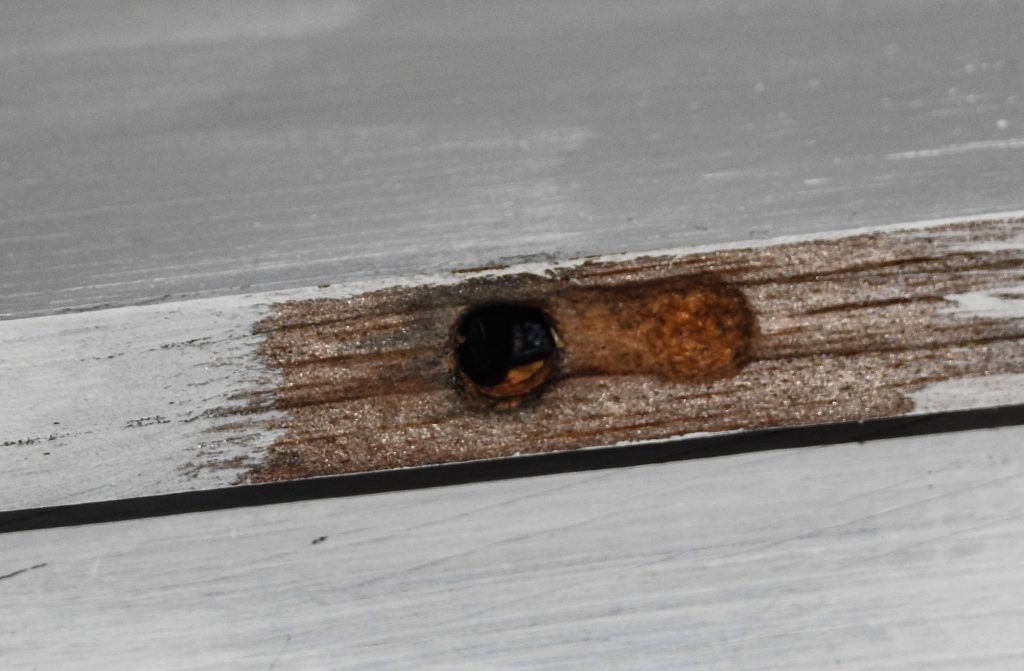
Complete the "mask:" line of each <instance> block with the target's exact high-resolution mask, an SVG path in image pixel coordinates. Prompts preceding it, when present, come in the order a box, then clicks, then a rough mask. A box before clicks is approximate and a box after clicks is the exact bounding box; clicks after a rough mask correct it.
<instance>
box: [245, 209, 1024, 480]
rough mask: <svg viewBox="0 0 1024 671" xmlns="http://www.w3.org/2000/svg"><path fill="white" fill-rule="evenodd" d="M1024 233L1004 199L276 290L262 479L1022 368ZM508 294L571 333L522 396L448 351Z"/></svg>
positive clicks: (685, 424)
mask: <svg viewBox="0 0 1024 671" xmlns="http://www.w3.org/2000/svg"><path fill="white" fill-rule="evenodd" d="M1022 237H1024V219H1021V218H1005V219H996V220H988V221H975V222H969V223H959V224H948V225H944V226H934V227H929V228H924V229H917V230H902V231H887V232H874V233H865V234H861V235H854V236H849V237H845V238H839V239H833V240H812V241H802V242H792V243H788V244H779V245H773V246H767V247H759V248H748V249H726V250H717V251H706V252H699V253H694V254H689V255H664V256H658V255H655V256H649V257H646V256H644V257H637V258H623V259H612V260H608V259H605V260H601V259H591V260H584V261H582V262H578V263H572V264H563V265H554V266H551V267H547V268H541V269H534V271H535V272H530V273H525V272H517V271H515V270H514V269H506V270H505V271H504V274H502V275H500V276H491V277H477V278H472V279H467V280H464V281H461V282H458V283H455V284H448V285H444V286H436V285H434V286H431V285H423V286H399V287H394V288H389V289H385V290H381V291H376V292H371V293H366V294H360V295H357V296H354V297H351V298H344V299H305V300H298V301H288V302H284V303H280V304H277V305H274V306H273V307H272V310H273V314H272V315H271V316H270V317H268V318H266V319H264V320H262V321H260V322H259V323H258V324H257V325H256V326H255V329H256V332H257V333H261V334H264V335H265V340H264V342H263V344H262V345H261V346H260V350H259V351H260V356H262V357H263V359H264V360H265V362H266V365H267V366H268V367H269V368H271V369H274V370H277V371H279V372H280V375H281V382H280V384H279V386H278V387H277V388H276V389H274V390H272V391H270V392H268V393H266V394H258V395H256V397H255V400H254V402H253V404H252V405H251V406H250V407H249V408H248V409H247V412H261V411H263V410H265V409H271V408H272V409H275V410H281V411H283V412H284V415H283V417H282V418H280V419H276V420H274V421H272V422H271V426H272V427H273V428H275V429H280V430H282V431H283V432H284V433H283V435H282V436H281V437H279V438H278V439H277V440H276V441H275V443H274V444H273V445H272V446H271V447H270V449H269V451H268V453H267V456H266V458H265V460H263V461H262V462H260V463H259V464H257V465H256V466H255V467H253V468H252V469H251V470H250V471H249V472H248V474H247V475H245V476H244V477H245V479H246V480H249V481H253V482H265V481H272V480H281V479H291V478H299V477H306V476H314V475H325V474H331V473H347V472H357V471H365V470H375V469H387V468H396V467H403V466H415V465H422V464H431V463H443V462H449V461H459V460H466V459H484V458H494V457H502V456H510V455H513V454H519V453H526V452H544V451H552V450H566V449H575V448H580V447H592V446H597V445H609V444H614V443H618V442H624V441H643V440H652V439H659V438H666V437H669V436H679V435H683V434H689V433H694V432H708V431H730V430H737V429H756V428H767V427H775V426H781V425H806V424H816V423H825V422H835V421H847V420H862V419H869V418H876V417H887V416H896V415H902V414H906V413H910V412H913V411H914V410H915V402H914V400H913V395H914V394H915V392H920V391H921V390H923V389H924V388H925V387H927V386H928V385H932V384H936V383H941V382H945V381H949V380H955V379H959V378H971V377H978V376H990V375H1008V374H1017V375H1019V374H1022V373H1024V320H1022V319H1021V317H1022V316H1024V311H1022V309H1021V306H1022V305H1024V293H1022V290H1021V289H1022V286H1024V250H1022V247H1021V245H1020V243H1021V239H1022ZM537 270H539V271H540V272H536V271H537ZM496 301H506V302H511V303H516V304H522V305H530V306H534V307H536V308H538V309H541V310H543V311H544V312H546V313H547V314H548V315H550V318H551V320H552V323H553V329H554V331H555V333H556V337H557V340H558V341H559V342H560V345H559V351H558V353H557V355H558V358H559V360H558V363H557V367H556V368H555V369H554V370H553V372H552V373H551V375H550V377H549V378H548V379H546V380H545V381H544V384H543V385H539V386H538V387H537V389H536V390H535V391H533V392H532V393H531V394H529V395H526V396H523V397H521V398H516V399H515V401H514V402H508V401H503V402H495V400H494V399H493V398H491V397H489V396H486V395H483V396H481V395H480V394H478V393H476V391H477V390H474V389H473V388H472V387H471V386H470V385H467V384H466V383H465V380H464V379H461V378H460V375H459V370H458V365H457V361H456V360H455V359H454V357H453V355H452V351H453V349H454V348H455V347H456V346H457V337H456V335H455V334H454V330H455V325H456V324H457V323H458V322H459V320H460V317H461V316H462V315H464V314H465V312H466V310H467V309H470V308H472V307H473V306H475V305H488V304H493V303H495V302H496ZM654 306H657V307H654ZM690 346H692V348H693V350H694V351H695V352H697V355H696V356H691V357H689V358H687V356H685V354H686V352H683V354H679V352H677V351H673V352H672V354H671V356H667V355H665V354H664V353H663V352H661V351H660V350H662V349H666V348H668V349H673V350H686V348H687V347H690ZM677 355H679V356H678V357H677ZM673 357H676V358H678V359H680V361H681V363H679V362H678V361H676V359H674V358H673ZM680 357H681V358H680ZM674 361H676V363H673V362H674ZM1019 391H1020V389H1019V388H1018V392H1019ZM1018 400H1020V399H1018ZM232 412H237V411H232Z"/></svg>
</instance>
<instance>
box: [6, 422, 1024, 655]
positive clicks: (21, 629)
mask: <svg viewBox="0 0 1024 671" xmlns="http://www.w3.org/2000/svg"><path fill="white" fill-rule="evenodd" d="M1022 437H1024V433H1022V431H1021V429H1020V427H1011V428H1004V429H999V430H981V431H972V432H965V433H947V434H942V435H933V436H919V437H916V438H915V437H911V438H902V439H898V440H887V441H874V442H868V443H864V444H858V443H850V444H844V445H833V446H828V447H820V448H817V449H797V450H781V451H775V452H768V453H760V454H745V455H735V456H731V457H723V458H718V459H707V460H697V461H688V462H676V463H669V464H658V465H651V466H644V467H637V468H626V469H612V470H607V471H600V472H590V473H568V474H562V475H553V476H548V477H538V478H526V479H520V480H511V481H504V482H487V483H478V484H473V485H464V486H458V487H451V488H442V489H432V490H419V491H408V492H393V493H389V494H379V495H374V496H365V497H353V498H346V499H325V500H319V501H309V502H303V503H294V504H287V505H277V506H269V507H261V508H246V509H236V510H223V511H218V512H211V513H202V514H192V515H180V516H172V517H165V518H157V519H147V520H138V521H134V522H121V523H115V524H100V525H91V526H86V527H78V528H64V529H48V530H38V531H31V532H24V533H15V534H7V535H0V576H4V575H10V574H15V573H17V572H19V571H22V570H23V569H28V570H25V571H24V572H21V573H17V574H16V575H10V577H7V578H4V579H0V601H2V602H3V604H4V608H3V609H0V665H2V666H3V667H4V668H5V669H10V670H11V671H22V670H30V669H32V668H34V667H35V666H37V665H38V668H39V669H65V668H66V669H71V668H96V669H103V668H125V667H127V668H143V667H144V668H147V669H181V668H190V669H218V670H222V669H246V670H248V669H253V668H256V669H270V668H273V669H275V670H276V671H283V670H288V669H306V670H309V669H366V668H374V669H409V668H428V669H451V668H460V669H466V668H469V669H580V668H586V669H623V668H643V669H652V670H653V669H665V670H666V671H675V670H677V669H680V668H703V669H722V670H723V671H724V670H728V671H745V670H748V669H749V670H750V671H763V670H764V669H788V670H790V671H820V669H823V668H839V669H848V670H850V671H854V670H860V669H893V668H900V669H913V670H916V671H924V670H929V671H939V670H949V671H952V670H954V669H972V670H983V671H996V670H1001V671H1003V670H1004V671H1017V670H1018V669H1020V668H1021V666H1024V645H1022V642H1024V612H1022V602H1021V598H1020V596H1021V594H1024V572H1022V571H1021V568H1020V557H1021V556H1022V554H1024V522H1022V517H1021V515H1020V510H1021V506H1022V505H1024V454H1022V452H1021V450H1020V446H1021V440H1022ZM34 566H38V567H39V568H35V569H33V568H31V567H34Z"/></svg>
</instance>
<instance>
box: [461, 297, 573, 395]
mask: <svg viewBox="0 0 1024 671" xmlns="http://www.w3.org/2000/svg"><path fill="white" fill-rule="evenodd" d="M555 340H556V339H555V332H554V329H553V328H552V327H551V320H550V319H548V316H547V315H546V314H544V311H543V310H541V309H539V308H536V307H532V306H528V305H515V304H510V303H493V304H489V305H484V306H480V307H477V308H473V309H471V310H469V311H468V312H467V313H466V314H464V315H463V316H462V318H461V319H460V320H459V322H458V324H456V327H455V366H456V369H457V372H458V374H459V377H460V378H461V379H462V380H463V382H464V383H465V384H466V386H467V387H469V388H470V389H472V390H474V391H476V392H478V393H480V394H483V395H484V396H488V397H491V398H495V399H517V398H522V397H524V396H528V395H530V394H532V393H533V392H535V391H538V390H539V389H540V388H541V387H542V386H543V385H544V383H545V382H546V381H547V380H548V379H549V378H550V377H551V374H552V373H553V372H554V371H555V367H556V365H557V358H558V348H557V345H556V342H555Z"/></svg>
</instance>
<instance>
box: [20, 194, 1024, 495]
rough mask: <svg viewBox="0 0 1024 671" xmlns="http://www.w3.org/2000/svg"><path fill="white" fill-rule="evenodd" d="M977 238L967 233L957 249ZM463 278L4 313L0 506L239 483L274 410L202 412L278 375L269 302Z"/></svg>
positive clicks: (1020, 243)
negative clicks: (268, 327)
mask: <svg viewBox="0 0 1024 671" xmlns="http://www.w3.org/2000/svg"><path fill="white" fill-rule="evenodd" d="M1021 214H1022V213H1019V212H1010V213H997V214H992V215H988V217H987V218H990V219H993V220H998V219H1003V218H1015V217H1019V216H1020V215H1021ZM962 221H963V220H962V219H957V218H949V219H942V220H933V221H926V222H917V223H904V224H896V225H890V226H884V227H878V228H875V229H862V230H859V231H857V232H864V230H876V231H888V232H895V231H912V234H913V235H918V231H920V235H921V236H930V237H934V236H936V235H941V234H942V231H943V230H944V227H946V226H948V225H949V224H954V223H960V222H962ZM1021 231H1024V228H1021ZM842 235H843V233H838V232H837V233H833V234H831V235H825V234H819V235H816V236H797V237H793V236H790V237H788V238H784V239H783V240H785V241H789V242H792V241H798V240H803V239H822V238H829V237H832V238H835V237H842ZM769 242H778V241H769ZM1004 244H1009V245H1016V247H1014V248H1015V249H1024V240H1022V239H1016V238H1008V240H1007V241H1006V242H1005V243H1004ZM738 246H741V245H740V244H738V243H734V244H732V245H717V246H708V247H704V248H700V249H699V250H696V251H711V250H713V249H716V248H725V247H738ZM977 248H978V246H977V245H973V244H968V245H967V246H966V247H964V251H975V250H977ZM958 249H959V248H958V247H957V248H954V250H953V251H956V250H958ZM693 251H695V250H678V249H676V250H665V251H664V252H663V253H665V254H666V255H681V254H684V253H687V252H693ZM629 256H630V255H625V256H619V257H615V258H619V259H621V258H629ZM582 262H583V261H580V260H577V261H566V262H562V263H560V264H551V263H533V264H523V265H519V266H513V267H509V268H506V269H503V270H500V271H495V272H496V273H497V274H515V273H520V272H536V273H543V272H545V271H547V270H549V269H551V268H552V267H553V266H562V267H564V266H568V265H573V264H577V265H578V264H579V263H582ZM463 277H464V276H463V275H458V276H456V275H452V274H450V273H449V274H445V275H421V276H419V277H414V278H406V279H404V280H402V279H396V280H393V281H383V282H379V283H378V282H369V283H352V284H348V285H333V286H329V287H321V288H312V289H300V290H291V291H279V292H268V293H261V294H249V295H244V296H236V297H220V298H212V299H202V300H194V301H184V302H177V303H165V304H159V305H150V306H134V307H126V308H115V309H109V310H101V311H94V312H83V313H75V314H67V315H54V316H47V317H34V318H25V319H16V320H7V321H0V380H3V381H4V383H3V384H0V408H3V416H2V418H0V510H15V509H20V508H33V507H41V506H51V505H60V504H75V503H83V502H88V501H102V500H109V499H117V498H129V497H136V496H146V495H152V494H165V493H174V492H183V491H192V490H198V489H211V488H216V487H224V486H230V485H232V484H235V483H236V481H237V479H238V477H239V474H240V473H242V469H243V467H245V466H248V465H250V464H252V463H254V462H257V461H259V460H260V459H261V458H262V456H263V452H264V450H265V448H266V447H267V446H269V445H270V444H271V443H272V442H273V440H274V438H275V437H276V436H277V433H276V432H274V431H272V430H268V429H267V426H266V421H267V420H268V419H272V418H273V413H263V414H260V415H258V416H257V417H256V418H255V419H250V418H247V417H246V416H242V417H228V418H224V417H222V416H210V414H209V413H210V411H213V410H220V409H224V408H232V407H239V406H244V405H245V403H247V402H248V398H249V396H248V395H249V394H252V393H254V392H258V391H264V392H266V391H268V390H270V389H272V388H273V385H274V383H275V382H276V374H275V373H274V372H273V371H270V370H268V369H265V368H264V367H263V365H262V363H261V362H260V359H259V357H258V356H257V352H256V349H257V346H258V344H259V342H260V338H259V337H258V336H254V335H252V327H253V325H254V324H255V323H256V322H257V321H259V320H260V319H261V318H262V317H264V316H266V315H267V314H268V313H269V309H270V305H271V304H273V303H275V302H280V301H285V300H290V299H297V298H308V297H314V296H319V297H342V296H349V295H353V294H356V293H359V292H361V291H366V290H369V289H372V288H376V287H380V286H393V285H396V284H403V285H410V286H411V285H422V284H446V283H447V284H450V283H453V282H456V281H460V280H461V279H462V278H463ZM1018 295H1020V296H1024V287H1022V286H1018V285H1007V286H1001V287H998V288H997V289H996V290H994V291H990V292H987V293H985V292H973V293H970V294H966V295H959V294H958V295H954V296H949V297H947V298H949V300H950V306H951V307H950V310H951V311H952V312H953V313H955V314H962V315H964V316H974V315H981V316H984V317H986V318H997V317H998V318H1012V319H1018V318H1021V316H1022V315H1021V305H1022V304H1024V300H1021V299H1020V298H1017V296H1018ZM439 356H440V354H439ZM978 390H980V391H978ZM915 398H916V399H917V401H918V407H917V409H916V412H919V413H923V412H942V411H951V410H963V409H969V408H980V407H994V406H999V405H1013V404H1019V403H1022V402H1024V376H1021V375H1004V376H999V377H998V378H995V379H989V378H981V379H979V380H977V381H976V382H971V381H966V382H965V381H964V380H957V381H955V382H954V383H941V384H939V385H937V386H936V387H935V388H934V389H924V390H922V391H920V392H918V393H917V394H916V395H915ZM600 444H602V441H600V440H599V439H595V445H600ZM234 459H237V461H232V460H234Z"/></svg>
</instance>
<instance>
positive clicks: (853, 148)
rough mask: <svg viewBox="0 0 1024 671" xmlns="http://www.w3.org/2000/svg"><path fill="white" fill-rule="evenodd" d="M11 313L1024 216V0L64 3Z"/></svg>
mask: <svg viewBox="0 0 1024 671" xmlns="http://www.w3.org/2000/svg"><path fill="white" fill-rule="evenodd" d="M4 10H5V11H4V20H3V21H2V22H0V91H3V96H2V98H0V118H2V120H3V121H2V124H0V319H10V318H13V317H23V316H29V315H38V314H53V313H55V312H60V311H62V310H79V309H82V308H97V307H111V306H120V305H137V304H140V303H144V302H151V301H177V300H183V299H186V298H192V297H197V296H211V295H231V294H238V293H246V292H253V291H269V290H277V289H282V288H294V287H303V286H314V285H316V284H321V283H325V282H329V283H346V284H347V283H350V282H353V281H362V280H366V279H374V278H376V279H384V278H391V277H398V276H407V275H412V274H417V273H433V272H444V271H447V270H450V269H452V268H457V267H466V266H481V265H487V264H489V263H492V262H496V261H500V260H502V259H505V260H506V262H507V261H509V260H511V262H513V263H514V262H516V261H517V260H522V258H523V257H531V256H532V257H536V256H540V257H550V256H557V257H559V258H566V257H570V256H575V255H589V254H613V253H618V252H621V251H623V250H629V251H651V250H659V249H670V248H686V247H693V246H697V245H705V244H711V243H731V242H735V241H754V240H765V239H768V238H773V237H775V236H778V235H780V234H809V233H817V232H828V231H839V230H844V229H851V228H859V227H864V226H876V225H879V224H882V223H885V222H893V221H913V220H923V219H930V218H935V217H947V216H955V215H969V214H983V213H986V212H997V211H1002V210H1008V209H1016V208H1020V207H1022V206H1024V201H1022V198H1021V187H1020V185H1021V184H1022V183H1024V160H1022V156H1024V141H1022V138H1024V91H1022V88H1021V85H1020V82H1021V78H1022V74H1021V63H1022V62H1024V40H1022V39H1021V37H1020V26H1021V25H1024V14H1022V11H1024V7H1022V5H1021V4H1020V3H1019V2H1017V1H1016V0H998V1H993V0H986V1H985V2H976V1H974V0H941V1H940V0H905V1H904V2H899V3H894V2H892V1H891V0H861V1H859V2H823V1H820V0H786V1H772V2H763V3H762V2H746V3H737V2H732V1H726V0H699V1H692V2H676V1H672V0H656V1H653V2H641V3H629V4H628V5H624V4H623V3H622V2H620V1H619V0H590V1H587V2H580V1H578V0H557V1H555V2H550V1H548V0H521V1H520V2H516V3H514V4H510V5H504V4H501V5H498V4H494V3H480V2H478V1H477V0H420V1H419V2H416V3H408V2H394V1H391V0H358V1H349V2H335V1H327V0H296V1H294V2H289V3H286V4H283V3H275V2H266V1H261V2H241V1H239V0H205V1H202V2H199V1H196V0H190V1H187V2H182V1H179V0H154V1H152V2H147V3H145V5H143V6H140V5H139V4H138V3H136V2H131V1H129V0H96V1H95V2H89V3H83V4H76V3H68V2H65V1H64V0H37V1H35V2H30V1H24V0H23V1H14V2H8V3H5V7H4Z"/></svg>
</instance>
